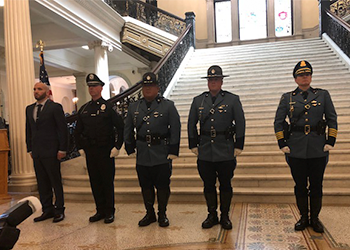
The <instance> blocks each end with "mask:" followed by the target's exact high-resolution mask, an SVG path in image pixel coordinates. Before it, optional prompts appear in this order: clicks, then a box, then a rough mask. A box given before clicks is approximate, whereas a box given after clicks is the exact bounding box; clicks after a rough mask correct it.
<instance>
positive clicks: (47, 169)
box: [33, 157, 64, 213]
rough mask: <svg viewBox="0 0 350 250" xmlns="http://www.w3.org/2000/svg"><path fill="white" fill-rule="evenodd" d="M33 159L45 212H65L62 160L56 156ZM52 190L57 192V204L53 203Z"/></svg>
mask: <svg viewBox="0 0 350 250" xmlns="http://www.w3.org/2000/svg"><path fill="white" fill-rule="evenodd" d="M33 161H34V170H35V175H36V180H37V182H38V190H39V196H40V202H41V205H42V210H43V212H50V211H55V212H56V213H63V212H64V198H63V187H62V177H61V163H60V161H59V160H58V159H57V158H56V157H52V158H43V159H42V158H34V159H33ZM52 190H53V192H54V193H55V198H56V200H55V205H53V203H52V200H53V193H52Z"/></svg>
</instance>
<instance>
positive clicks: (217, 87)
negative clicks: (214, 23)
mask: <svg viewBox="0 0 350 250" xmlns="http://www.w3.org/2000/svg"><path fill="white" fill-rule="evenodd" d="M224 77H226V75H223V74H222V69H221V68H220V67H219V66H217V65H214V66H211V67H210V68H209V69H208V75H207V76H206V77H202V78H207V79H208V88H209V91H208V92H204V93H202V94H201V95H199V96H196V97H195V98H194V99H193V102H192V105H191V109H190V113H189V116H188V139H189V148H190V149H191V151H192V152H193V153H194V154H195V155H197V156H198V160H197V165H198V172H199V175H200V177H201V178H202V180H203V182H204V196H205V199H206V202H207V206H208V212H209V214H208V217H207V219H206V220H205V221H204V222H203V223H202V227H203V228H211V227H213V226H214V225H216V224H218V223H219V219H218V216H217V212H216V209H217V206H218V202H217V191H216V179H217V177H218V179H219V182H220V210H221V218H220V224H221V225H222V227H223V228H224V229H232V223H231V221H230V219H229V214H228V213H229V210H230V205H231V199H232V186H231V179H232V178H233V172H234V170H235V168H236V164H237V162H236V156H238V155H239V154H240V153H241V152H242V150H243V146H244V137H245V118H244V112H243V109H242V104H241V102H240V100H239V96H238V95H235V94H232V93H230V92H227V91H224V90H222V89H221V87H222V84H223V78H224ZM197 123H199V125H200V126H199V127H200V131H199V133H198V130H197Z"/></svg>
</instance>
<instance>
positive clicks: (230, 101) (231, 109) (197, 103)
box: [187, 90, 245, 162]
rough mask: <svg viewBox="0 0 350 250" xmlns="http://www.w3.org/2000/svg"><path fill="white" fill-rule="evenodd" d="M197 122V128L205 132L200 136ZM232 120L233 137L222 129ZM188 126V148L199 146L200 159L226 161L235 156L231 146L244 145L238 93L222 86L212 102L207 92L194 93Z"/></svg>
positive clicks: (230, 124)
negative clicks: (195, 94)
mask: <svg viewBox="0 0 350 250" xmlns="http://www.w3.org/2000/svg"><path fill="white" fill-rule="evenodd" d="M197 123H199V124H200V130H201V131H205V132H206V133H207V135H201V136H199V134H198V130H197ZM233 124H234V126H235V131H236V134H235V138H233V137H232V136H231V137H230V138H226V136H225V134H224V133H225V131H226V130H227V129H228V128H229V127H230V126H232V125H233ZM187 126H188V129H187V130H188V140H189V148H190V149H191V148H194V147H198V153H199V154H198V159H200V160H204V161H211V162H219V161H229V160H232V159H234V158H235V157H234V148H238V149H243V146H244V137H245V118H244V112H243V108H242V104H241V102H240V99H239V96H238V95H235V94H232V93H230V92H227V91H223V90H221V91H220V92H219V94H218V95H217V97H216V98H215V100H214V103H213V100H212V97H211V95H210V93H209V92H204V93H202V94H201V95H199V96H196V97H195V98H194V99H193V102H192V105H191V109H190V113H189V117H188V124H187ZM214 130H215V132H214ZM208 133H212V134H211V135H208Z"/></svg>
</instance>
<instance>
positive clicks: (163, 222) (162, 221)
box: [158, 214, 169, 227]
mask: <svg viewBox="0 0 350 250" xmlns="http://www.w3.org/2000/svg"><path fill="white" fill-rule="evenodd" d="M158 224H159V226H160V227H167V226H169V220H168V218H167V217H166V214H158Z"/></svg>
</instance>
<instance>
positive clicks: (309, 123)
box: [274, 61, 338, 233]
mask: <svg viewBox="0 0 350 250" xmlns="http://www.w3.org/2000/svg"><path fill="white" fill-rule="evenodd" d="M312 73H313V70H312V66H311V64H310V63H309V62H307V61H300V62H298V63H297V64H296V66H295V68H294V70H293V76H294V79H295V82H296V83H297V84H298V87H297V88H296V89H295V90H294V91H291V92H287V93H284V94H283V95H282V97H281V100H280V103H279V106H278V108H277V111H276V117H275V122H274V126H275V133H276V138H277V140H278V145H279V147H280V149H281V150H282V152H284V153H285V155H286V160H287V163H288V165H289V167H290V169H291V173H292V176H293V179H294V182H295V187H294V194H295V197H296V203H297V206H298V209H299V211H300V214H301V219H300V220H299V221H298V222H297V223H296V224H295V227H294V228H295V230H297V231H300V230H304V229H305V228H306V227H307V226H309V225H311V227H312V228H313V230H314V231H315V232H319V233H323V231H324V229H323V225H322V223H321V222H320V221H319V218H318V215H319V213H320V211H321V207H322V194H323V193H322V183H323V175H324V171H325V168H326V165H327V163H328V155H329V150H331V149H332V148H333V146H334V144H335V141H336V137H337V132H338V130H337V126H338V125H337V114H336V112H335V109H334V106H333V102H332V99H331V96H330V94H329V93H328V91H327V90H324V89H319V88H312V87H311V86H310V84H311V80H312ZM287 116H288V118H289V122H290V124H289V126H288V123H287V122H286V121H285V118H286V117H287ZM326 127H328V134H326V133H325V131H326ZM308 197H310V221H309V198H308Z"/></svg>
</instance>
